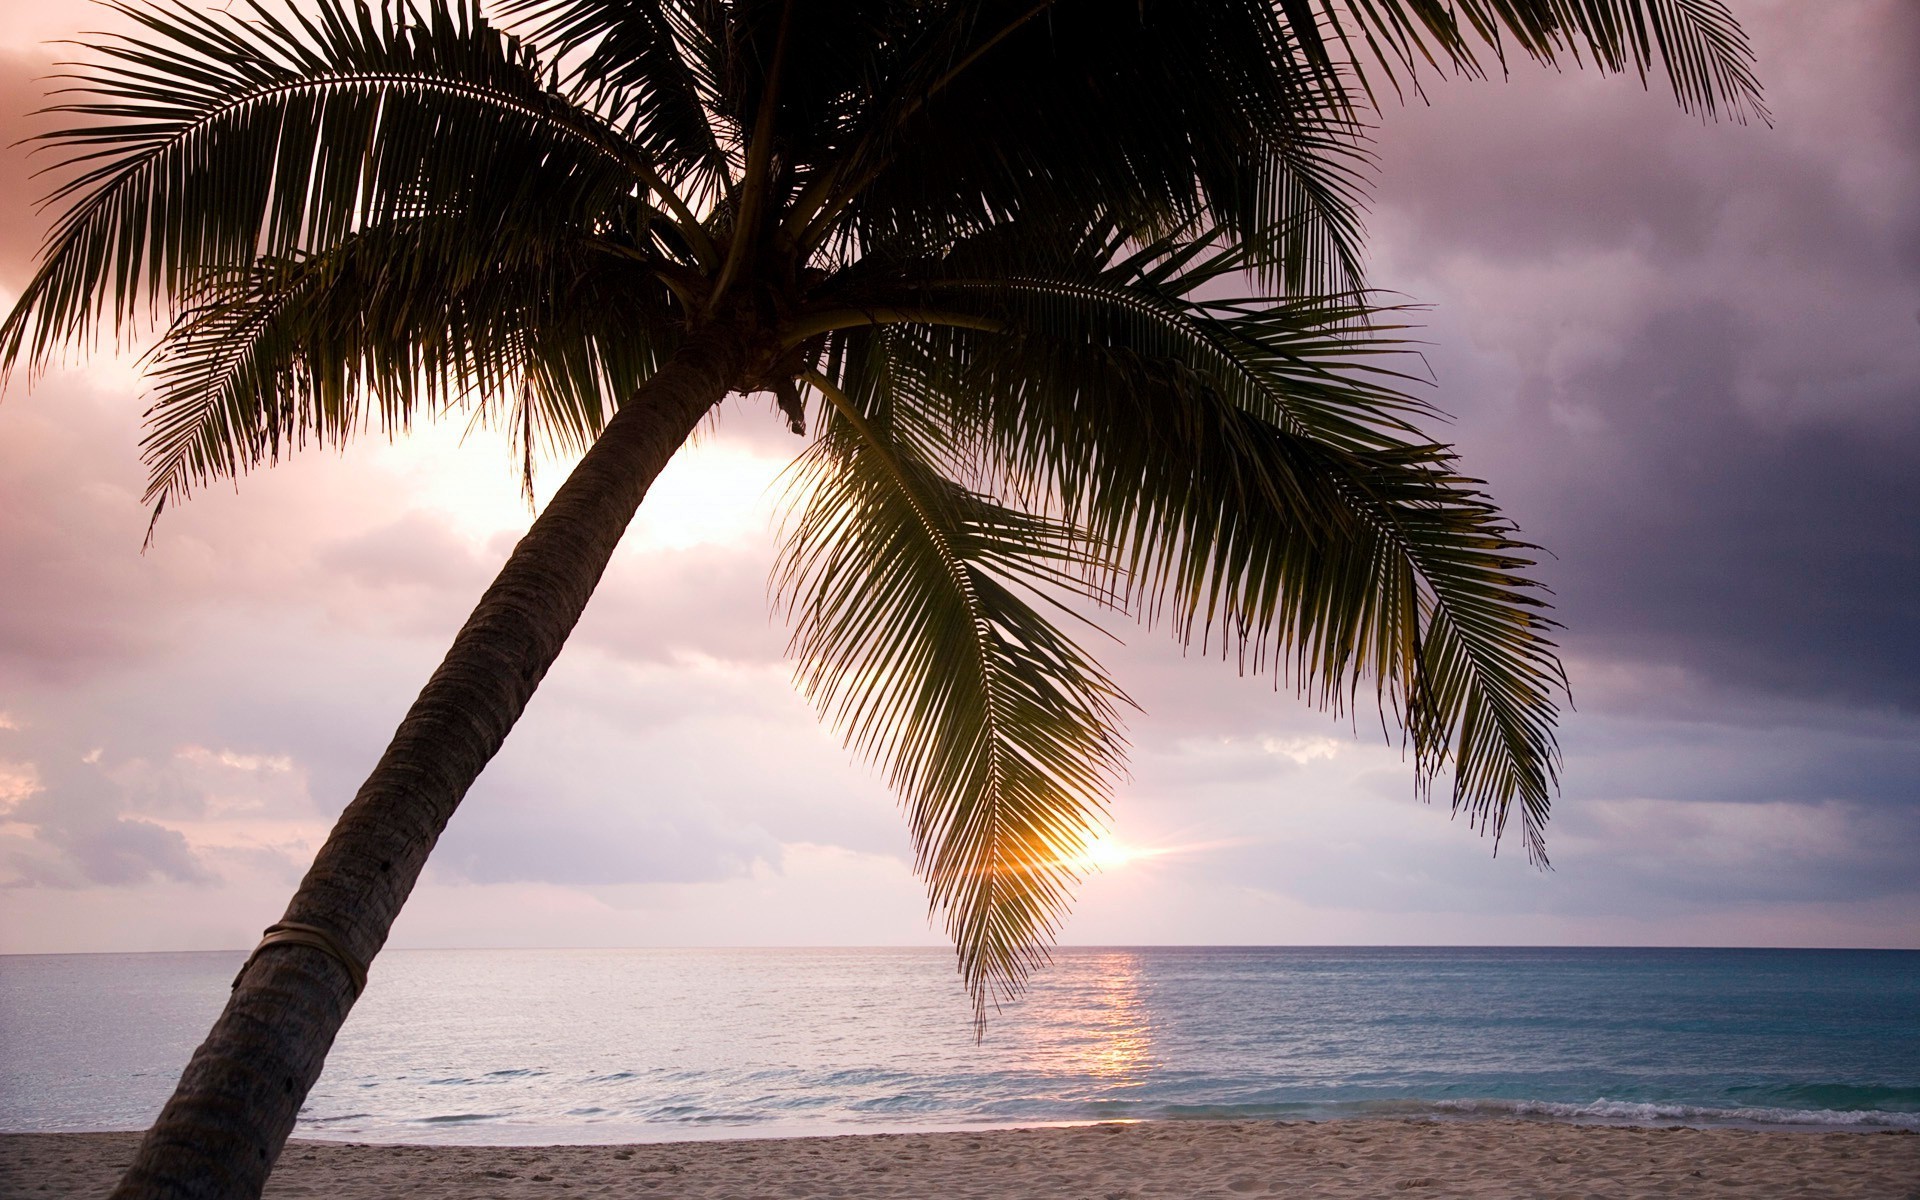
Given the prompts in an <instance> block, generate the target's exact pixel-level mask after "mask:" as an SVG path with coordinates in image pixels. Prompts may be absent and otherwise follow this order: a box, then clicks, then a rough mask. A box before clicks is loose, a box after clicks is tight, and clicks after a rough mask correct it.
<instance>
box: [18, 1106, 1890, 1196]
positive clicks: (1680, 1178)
mask: <svg viewBox="0 0 1920 1200" xmlns="http://www.w3.org/2000/svg"><path fill="white" fill-rule="evenodd" d="M139 1136H140V1135H139V1134H137V1133H9V1134H0V1194H4V1195H7V1196H20V1197H29V1196H34V1195H45V1196H68V1195H89V1194H91V1195H104V1194H105V1193H106V1192H107V1191H108V1190H110V1189H111V1187H112V1186H113V1184H114V1183H115V1182H116V1181H117V1179H118V1176H119V1172H120V1170H121V1168H122V1167H123V1166H124V1164H125V1163H126V1162H127V1161H128V1159H129V1158H130V1157H131V1156H132V1153H133V1149H134V1146H135V1145H136V1143H137V1140H138V1138H139ZM1395 1191H1413V1192H1417V1194H1419V1195H1421V1196H1428V1197H1460V1198H1462V1200H1468V1198H1472V1200H1522V1198H1531V1197H1558V1196H1566V1197H1575V1196H1578V1197H1589V1196H1605V1197H1618V1198H1622V1200H1636V1198H1639V1197H1656V1196H1657V1197H1667V1196H1693V1195H1699V1196H1708V1195H1711V1196H1717V1197H1727V1198H1730V1200H1743V1198H1749V1197H1750V1198H1752V1200H1760V1198H1762V1197H1784V1196H1793V1197H1835V1198H1840V1197H1862V1198H1865V1197H1874V1198H1876V1200H1920V1135H1916V1134H1915V1133H1913V1132H1911V1131H1904V1130H1901V1131H1896V1130H1882V1131H1864V1130H1863V1131H1855V1130H1838V1129H1818V1128H1814V1129H1796V1130H1791V1131H1786V1130H1768V1131H1762V1130H1746V1129H1733V1128H1724V1127H1718V1128H1695V1127H1689V1126H1667V1127H1647V1126H1630V1125H1610V1124H1598V1123H1574V1122H1566V1121H1553V1120H1547V1119H1529V1120H1488V1119H1464V1120H1425V1119H1422V1120H1409V1119H1403V1118H1393V1117H1376V1118H1357V1119H1343V1120H1337V1121H1326V1122H1304V1121H1301V1122H1283V1121H1207V1120H1177V1121H1148V1122H1138V1123H1129V1124H1116V1123H1101V1124H1087V1125H1067V1126H1044V1127H1021V1128H996V1129H990V1130H970V1131H954V1132H912V1133H901V1132H884V1133H883V1132H872V1133H845V1132H842V1133H837V1134H830V1135H820V1136H804V1137H793V1136H783V1137H766V1138H756V1137H746V1138H740V1137H733V1138H727V1139H715V1140H698V1141H679V1142H639V1143H607V1144H595V1145H581V1144H572V1145H524V1146H516V1145H498V1144H488V1145H474V1144H465V1145H445V1144H437V1145H411V1144H391V1143H390V1144H368V1143H356V1142H344V1141H332V1140H321V1139H300V1140H295V1141H291V1142H289V1143H288V1144H287V1149H286V1151H285V1153H283V1154H282V1156H281V1159H280V1163H279V1166H278V1167H277V1168H276V1170H275V1172H274V1175H273V1178H272V1179H271V1180H269V1182H268V1185H267V1190H266V1196H267V1197H268V1198H269V1200H273V1198H284V1200H292V1198H293V1197H308V1196H312V1197H322V1196H323V1197H326V1198H327V1200H374V1198H376V1197H380V1198H385V1197H389V1196H393V1195H395V1194H399V1193H401V1192H405V1193H407V1194H408V1195H409V1197H410V1200H456V1198H458V1200H466V1198H468V1197H502V1198H519V1197H534V1196H544V1197H558V1196H568V1197H575V1196H581V1197H585V1196H595V1197H609V1198H612V1197H636V1196H655V1195H658V1196H676V1197H690V1198H695V1200H699V1198H705V1197H712V1198H714V1200H718V1198H720V1197H728V1198H729V1200H748V1198H751V1197H761V1196H766V1197H848V1198H858V1200H893V1198H896V1197H897V1198H901V1200H905V1198H908V1197H913V1198H919V1197H925V1196H935V1195H937V1196H941V1197H960V1198H966V1197H978V1198H980V1200H988V1198H992V1200H1019V1198H1021V1197H1034V1198H1035V1200H1039V1198H1042V1197H1046V1198H1053V1197H1060V1198H1063V1200H1157V1198H1160V1197H1166V1198H1169V1200H1171V1198H1173V1197H1197V1196H1220V1197H1236V1196H1260V1195H1282V1194H1296V1193H1304V1194H1310V1195H1313V1196H1316V1197H1329V1198H1337V1197H1362V1196H1379V1195H1383V1194H1390V1193H1392V1192H1395Z"/></svg>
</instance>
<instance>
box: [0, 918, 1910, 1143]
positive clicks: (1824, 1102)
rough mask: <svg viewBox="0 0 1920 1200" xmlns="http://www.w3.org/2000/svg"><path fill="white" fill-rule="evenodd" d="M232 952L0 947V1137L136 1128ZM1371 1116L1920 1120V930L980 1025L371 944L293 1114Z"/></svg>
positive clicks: (818, 957)
mask: <svg viewBox="0 0 1920 1200" xmlns="http://www.w3.org/2000/svg"><path fill="white" fill-rule="evenodd" d="M238 964H239V955H237V954H133V955H58V956H9V957H0V1130H9V1131H17V1130H91V1129H132V1128H139V1127H142V1126H144V1125H146V1124H148V1123H149V1122H150V1121H151V1120H152V1118H153V1115H154V1113H155V1112H156V1111H157V1109H158V1107H159V1105H160V1104H161V1103H162V1102H163V1101H164V1100H165V1098H166V1095H167V1094H168V1092H169V1091H170V1090H171V1088H172V1084H173V1081H174V1079H175V1078H176V1077H177V1075H178V1073H179V1070H180V1067H181V1066H182V1065H183V1064H184V1063H185V1061H186V1059H187V1056H188V1055H189V1054H190V1053H191V1052H192V1049H193V1047H194V1045H195V1044H196V1043H197V1042H198V1041H199V1039H200V1037H201V1036H202V1035H203V1034H204V1033H205V1031H206V1028H207V1026H208V1024H209V1023H210V1021H211V1020H212V1018H213V1017H214V1015H215V1013H216V1012H217V1011H218V1009H219V1006H220V1004H221V1002H222V1000H223V999H224V997H225V994H226V990H227V985H228V981H229V980H230V978H231V977H232V974H233V971H234V969H235V967H236V966H238ZM1378 1115H1393V1116H1430V1117H1436V1118H1442V1119H1471V1118H1473V1117H1485V1116H1501V1117H1523V1118H1525V1117H1534V1118H1543V1119H1559V1120H1588V1121H1614V1122H1633V1123H1642V1124H1646V1123H1655V1124H1696V1125H1707V1124H1738V1125H1749V1126H1763V1127H1777V1126H1786V1127H1804V1128H1820V1127H1823V1128H1829V1129H1831V1128H1875V1129H1887V1128H1892V1129H1903V1128H1904V1129H1920V952H1912V951H1840V950H1831V951H1829V950H1644V949H1631V950H1627V949H1622V950H1585V949H1580V950H1575V949H1379V948H1366V949H1320V948H1312V949H1309V948H1245V949H1242V948H1191V949H1188V948H1178V949H1175V948H1163V949H1111V950H1107V949H1069V950H1062V951H1059V952H1057V953H1056V954H1055V956H1054V962H1053V965H1052V966H1051V967H1049V968H1047V969H1045V970H1043V971H1040V972H1038V973H1037V974H1036V975H1035V976H1034V978H1033V980H1032V985H1031V987H1030V988H1029V990H1028V992H1027V994H1026V995H1025V997H1024V998H1022V999H1021V1000H1019V1001H1017V1002H1015V1003H1012V1004H1009V1005H1007V1006H1006V1007H1004V1008H1003V1009H1002V1010H1001V1011H999V1012H997V1013H993V1014H991V1015H990V1019H989V1021H988V1023H987V1027H986V1032H985V1037H984V1038H983V1039H982V1040H979V1041H976V1040H975V1037H974V1031H973V1025H972V1021H971V1010H970V1008H969V1006H968V1004H967V1002H966V999H965V996H964V994H963V993H962V991H961V989H960V986H959V983H958V980H957V978H956V976H955V974H954V970H953V962H952V958H951V955H950V953H948V952H943V951H938V950H782V949H768V950H475V951H468V950H445V951H390V952H388V953H386V954H383V955H382V956H381V957H380V959H379V960H378V961H377V962H376V963H375V964H374V968H373V973H372V983H371V985H370V987H369V989H368V991H367V994H366V996H365V997H364V998H363V999H362V1000H361V1001H360V1003H359V1005H358V1006H357V1007H356V1008H355V1010H354V1012H353V1015H352V1017H351V1018H350V1019H349V1020H348V1022H347V1024H346V1027H345V1028H344V1029H343V1030H342V1032H341V1035H340V1038H339V1040H338V1041H337V1043H336V1044H335V1046H334V1048H333V1052H332V1055H331V1057H330V1058H329V1059H328V1062H327V1068H326V1073H325V1074H324V1075H323V1076H322V1077H321V1079H320V1081H319V1083H318V1085H317V1086H316V1087H315V1088H314V1090H313V1094H312V1096H311V1097H310V1098H309V1100H308V1103H307V1106H306V1108H305V1109H304V1110H303V1112H302V1114H301V1118H300V1125H299V1128H298V1130H297V1135H298V1136H305V1137H326V1138H347V1139H354V1140H363V1141H388V1142H494V1143H510V1142H520V1143H528V1142H595V1141H625V1140H667V1139H681V1138H688V1137H702V1136H728V1137H740V1136H776V1135H784V1134H800V1133H829V1132H860V1131H870V1130H881V1129H892V1130H898V1129H910V1128H918V1129H937V1128H958V1127H970V1126H978V1125H1013V1124H1040V1123H1049V1122H1074V1121H1101V1120H1132V1119H1177V1118H1187V1117H1229V1118H1293V1119H1329V1118H1341V1117H1363V1116H1378Z"/></svg>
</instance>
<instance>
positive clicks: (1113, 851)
mask: <svg viewBox="0 0 1920 1200" xmlns="http://www.w3.org/2000/svg"><path fill="white" fill-rule="evenodd" d="M1140 857H1142V852H1141V851H1139V850H1136V849H1134V848H1133V847H1131V846H1125V845H1122V844H1121V843H1120V840H1119V839H1118V838H1116V837H1114V836H1113V835H1112V834H1111V833H1102V834H1101V835H1100V836H1099V837H1096V838H1094V839H1093V840H1092V841H1090V842H1088V843H1087V844H1086V845H1085V846H1083V847H1081V849H1080V853H1078V854H1076V855H1074V856H1073V857H1072V858H1071V859H1070V860H1068V861H1069V864H1070V865H1071V866H1072V867H1073V868H1074V869H1075V870H1080V871H1111V870H1113V869H1114V868H1116V867H1124V866H1126V865H1127V864H1128V863H1130V862H1133V861H1134V860H1135V859H1138V858H1140Z"/></svg>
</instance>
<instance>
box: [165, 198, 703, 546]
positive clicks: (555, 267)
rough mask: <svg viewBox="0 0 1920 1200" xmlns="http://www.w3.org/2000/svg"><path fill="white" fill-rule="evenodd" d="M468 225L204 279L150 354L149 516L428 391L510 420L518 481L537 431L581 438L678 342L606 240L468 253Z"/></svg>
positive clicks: (399, 411)
mask: <svg viewBox="0 0 1920 1200" xmlns="http://www.w3.org/2000/svg"><path fill="white" fill-rule="evenodd" d="M464 226H465V223H464V222H461V221H458V220H452V221H447V220H443V219H442V218H438V217H427V218H410V219H407V220H402V221H392V222H387V223H385V224H382V225H380V226H377V227H375V228H373V229H368V230H363V231H360V232H357V233H354V234H351V235H349V236H347V237H345V238H343V239H341V240H340V241H339V242H338V243H337V244H336V245H334V246H333V247H331V248H329V249H328V250H326V251H324V252H321V253H316V254H300V255H293V256H288V257H285V258H267V259H262V260H261V261H259V262H258V263H256V264H254V265H253V266H252V267H251V268H249V269H247V270H243V271H233V272H229V273H227V274H224V275H210V276H206V277H204V280H203V287H202V290H201V292H200V293H199V294H198V295H197V296H195V297H194V298H193V299H192V301H191V303H190V304H189V305H188V306H187V307H186V308H185V309H184V311H183V313H182V315H181V317H180V318H179V320H177V321H176V322H175V323H174V325H173V326H172V328H171V329H170V330H169V331H168V333H167V335H166V337H165V338H163V339H162V341H161V342H160V344H159V346H158V347H157V348H156V350H155V352H154V355H153V371H152V379H153V383H154V393H153V400H152V404H151V407H149V409H148V410H147V427H148V429H147V434H146V436H145V438H144V439H143V441H142V444H141V449H142V454H143V457H144V459H145V460H146V462H147V466H148V484H147V493H146V496H145V500H146V502H147V503H149V504H153V505H154V506H155V507H154V518H155V520H157V519H158V517H159V515H160V513H161V511H162V510H164V509H165V507H166V506H167V505H168V504H169V503H172V502H175V501H178V500H181V499H184V498H185V497H186V495H187V494H188V493H189V492H190V491H191V490H192V489H193V488H194V487H197V486H199V485H200V484H203V483H205V482H207V481H209V480H212V479H216V478H232V477H234V476H237V475H239V474H241V473H243V472H245V471H247V470H249V469H251V468H253V467H256V466H260V465H262V464H265V463H272V462H275V461H278V459H279V458H280V457H281V455H282V454H284V453H290V452H291V451H292V450H294V449H296V448H298V447H299V446H302V445H305V444H306V443H308V442H309V441H311V442H314V443H317V444H320V445H328V446H336V447H337V446H340V445H342V444H344V443H345V442H346V440H347V439H348V438H350V437H351V436H352V435H353V434H354V433H356V432H357V431H359V430H360V429H361V428H363V427H365V426H367V425H369V424H371V425H372V426H373V427H375V428H377V429H379V430H381V431H382V432H385V433H388V434H393V433H397V432H399V431H402V430H404V429H406V428H407V427H408V426H409V425H410V424H411V422H412V420H413V417H414V415H415V413H416V411H417V410H418V409H419V408H420V407H421V406H422V405H426V406H427V407H428V408H429V411H434V410H440V409H444V408H446V407H449V406H452V405H455V404H467V403H471V404H473V405H475V406H476V416H477V417H478V418H480V419H483V420H491V421H494V422H497V423H501V424H504V425H506V427H508V428H509V429H511V430H513V431H514V432H515V433H516V436H517V440H518V442H519V446H518V448H519V450H520V452H521V460H522V470H523V473H524V476H525V477H526V480H527V482H528V483H529V484H530V482H531V480H530V475H531V470H532V461H533V458H534V456H535V453H536V443H538V444H551V445H553V446H554V448H556V449H559V450H568V449H572V450H576V451H577V450H583V449H585V447H586V446H587V445H588V444H590V443H591V441H592V440H593V437H594V435H596V434H597V433H598V432H599V430H600V429H601V428H602V427H603V426H604V425H605V423H606V419H607V417H608V416H609V415H610V411H611V407H612V404H611V403H610V402H611V401H613V400H615V399H616V398H617V397H621V396H626V395H630V394H632V392H633V390H634V389H635V388H637V387H638V386H639V384H640V382H641V381H642V380H644V379H645V378H646V377H647V376H648V375H650V374H651V373H652V371H653V369H654V364H655V363H656V361H657V360H658V359H659V357H660V355H661V353H662V352H663V351H665V350H669V349H670V348H671V347H672V346H673V345H674V344H675V342H676V341H677V338H678V330H677V324H676V321H675V317H676V315H677V314H676V308H675V304H674V299H673V296H672V294H671V293H670V292H669V291H668V290H667V289H666V288H665V287H664V285H662V284H660V283H659V281H658V280H657V279H655V278H654V277H653V276H652V275H651V274H649V273H648V272H645V271H642V270H634V269H633V260H632V258H631V257H629V256H627V255H622V254H619V253H612V252H609V250H608V249H607V247H608V246H609V245H610V244H611V243H610V242H609V241H608V240H607V239H604V238H603V239H599V240H596V241H588V240H586V239H582V238H580V237H578V236H567V235H568V234H570V233H571V232H572V231H567V230H564V229H563V230H561V231H560V232H561V234H562V236H561V237H560V238H559V239H558V240H557V243H556V244H553V245H549V246H545V247H538V248H535V247H533V246H531V245H530V244H526V243H525V242H523V244H522V245H521V246H520V247H518V250H519V251H520V254H519V256H518V257H517V258H513V259H501V258H495V259H492V260H490V261H485V262H478V261H476V260H475V259H474V258H473V257H472V256H471V255H470V254H469V253H468V252H467V250H466V247H465V245H464V241H463V235H464V234H465V232H466V230H465V228H464ZM616 248H617V247H616ZM536 251H537V252H536Z"/></svg>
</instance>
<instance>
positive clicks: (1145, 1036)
mask: <svg viewBox="0 0 1920 1200" xmlns="http://www.w3.org/2000/svg"><path fill="white" fill-rule="evenodd" d="M1143 974H1144V971H1143V964H1142V963H1141V961H1140V956H1139V955H1138V954H1134V953H1129V952H1125V951H1115V952H1109V953H1104V954H1100V955H1099V956H1098V957H1097V959H1095V960H1094V961H1093V962H1091V963H1088V964H1086V969H1084V970H1078V971H1074V972H1072V973H1071V975H1072V981H1071V982H1070V983H1068V982H1067V981H1065V980H1062V981H1061V983H1062V984H1063V985H1064V986H1057V987H1049V988H1047V989H1046V990H1045V991H1044V992H1040V991H1039V990H1038V989H1036V992H1035V994H1033V995H1032V997H1031V1000H1032V1001H1033V1002H1035V1009H1034V1011H1033V1012H1032V1018H1033V1024H1032V1026H1030V1028H1032V1029H1034V1030H1035V1031H1036V1032H1038V1031H1042V1030H1044V1031H1045V1034H1044V1035H1043V1039H1042V1040H1041V1041H1039V1042H1038V1043H1037V1044H1034V1045H1032V1046H1031V1051H1032V1053H1033V1056H1034V1059H1035V1062H1034V1063H1033V1065H1034V1066H1035V1067H1036V1068H1038V1069H1039V1070H1041V1071H1042V1072H1044V1073H1046V1074H1050V1075H1055V1076H1065V1077H1068V1078H1073V1077H1079V1078H1081V1079H1085V1080H1087V1081H1089V1082H1092V1083H1094V1084H1096V1085H1099V1086H1101V1087H1102V1089H1103V1090H1106V1089H1113V1088H1132V1087H1138V1086H1140V1085H1142V1084H1144V1083H1145V1082H1146V1079H1147V1075H1148V1074H1149V1073H1150V1072H1151V1071H1152V1069H1153V1067H1154V1066H1155V1058H1154V1053H1153V1021H1152V1014H1151V1012H1150V1011H1149V1008H1148V1005H1147V1002H1146V998H1145V996H1144V995H1143V991H1142V986H1141V985H1142V980H1143Z"/></svg>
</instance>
